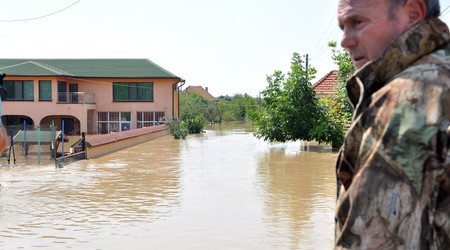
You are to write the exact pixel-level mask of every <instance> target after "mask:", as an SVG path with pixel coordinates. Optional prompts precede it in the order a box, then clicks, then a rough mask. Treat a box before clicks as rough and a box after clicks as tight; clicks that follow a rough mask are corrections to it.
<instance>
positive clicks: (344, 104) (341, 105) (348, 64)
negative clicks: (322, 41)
mask: <svg viewBox="0 0 450 250" xmlns="http://www.w3.org/2000/svg"><path fill="white" fill-rule="evenodd" d="M328 46H329V47H330V48H331V52H332V56H331V58H332V59H333V61H334V63H335V64H336V65H337V66H338V87H337V96H336V99H337V100H335V101H336V102H338V105H337V108H338V109H339V111H337V113H338V114H339V115H340V117H341V118H342V119H344V120H345V122H349V121H351V118H352V111H353V106H352V104H351V103H350V100H349V99H348V96H347V90H346V88H345V85H346V82H347V80H348V79H349V78H350V77H351V76H352V75H353V74H354V73H355V70H356V69H355V66H354V65H353V62H352V59H351V58H350V54H349V53H348V51H346V50H339V49H338V48H337V43H336V42H335V41H332V42H329V43H328Z"/></svg>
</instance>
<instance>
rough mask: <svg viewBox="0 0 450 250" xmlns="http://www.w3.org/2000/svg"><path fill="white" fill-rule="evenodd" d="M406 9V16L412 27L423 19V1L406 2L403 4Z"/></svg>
mask: <svg viewBox="0 0 450 250" xmlns="http://www.w3.org/2000/svg"><path fill="white" fill-rule="evenodd" d="M405 5H406V6H405V7H406V8H407V15H408V18H409V24H410V25H411V26H414V25H415V24H417V23H419V22H420V21H422V20H424V19H425V16H426V12H427V5H426V4H425V1H424V0H407V1H406V3H405Z"/></svg>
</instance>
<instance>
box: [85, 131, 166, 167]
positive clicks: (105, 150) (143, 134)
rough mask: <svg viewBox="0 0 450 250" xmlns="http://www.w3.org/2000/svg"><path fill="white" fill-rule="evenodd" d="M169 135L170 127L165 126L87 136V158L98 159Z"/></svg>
mask: <svg viewBox="0 0 450 250" xmlns="http://www.w3.org/2000/svg"><path fill="white" fill-rule="evenodd" d="M168 134H170V132H169V129H168V126H166V125H164V124H163V125H157V126H152V127H146V128H140V129H133V130H128V131H123V132H115V133H110V134H104V135H87V136H86V152H87V158H88V159H91V158H97V157H100V156H102V155H106V154H110V153H113V152H116V151H119V150H122V149H125V148H128V147H132V146H135V145H138V144H140V143H143V142H146V141H149V140H153V139H156V138H159V137H161V136H165V135H168Z"/></svg>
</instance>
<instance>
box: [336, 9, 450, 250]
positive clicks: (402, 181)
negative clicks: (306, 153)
mask: <svg viewBox="0 0 450 250" xmlns="http://www.w3.org/2000/svg"><path fill="white" fill-rule="evenodd" d="M439 12H440V7H439V2H438V0H339V5H338V21H339V25H340V27H341V29H342V30H343V38H342V41H341V45H342V47H344V48H345V49H347V50H348V52H349V54H350V56H351V58H352V61H353V63H354V65H355V66H356V68H357V69H358V71H357V72H356V73H355V75H354V76H353V77H352V78H350V79H349V81H348V83H347V91H348V95H349V99H350V101H351V102H352V103H353V105H354V107H355V109H354V114H353V124H352V126H351V127H350V129H349V131H348V133H347V136H346V138H345V142H344V145H343V146H342V148H341V150H340V152H339V157H338V161H337V166H336V168H337V169H336V170H337V180H338V200H337V204H336V242H335V243H336V248H358V249H450V160H449V159H450V153H449V148H450V139H449V138H450V136H449V133H450V130H449V129H450V128H449V125H450V44H449V42H450V34H449V31H448V28H447V26H446V25H445V24H444V23H442V22H441V21H440V20H439V19H438V18H437V16H438V15H439Z"/></svg>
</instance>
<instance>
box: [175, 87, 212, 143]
mask: <svg viewBox="0 0 450 250" xmlns="http://www.w3.org/2000/svg"><path fill="white" fill-rule="evenodd" d="M210 109H211V102H210V101H208V100H206V99H205V98H203V97H202V96H201V95H199V94H198V93H195V92H182V93H181V94H180V115H179V118H180V120H182V121H184V122H185V123H186V126H187V129H188V131H189V133H191V134H194V133H196V134H198V133H201V132H202V131H203V128H204V127H205V125H206V122H207V118H206V117H207V116H208V114H209V112H210Z"/></svg>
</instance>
